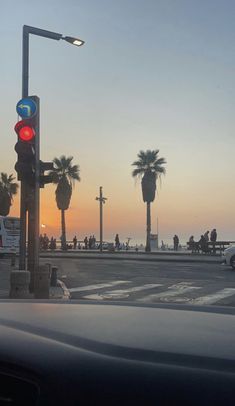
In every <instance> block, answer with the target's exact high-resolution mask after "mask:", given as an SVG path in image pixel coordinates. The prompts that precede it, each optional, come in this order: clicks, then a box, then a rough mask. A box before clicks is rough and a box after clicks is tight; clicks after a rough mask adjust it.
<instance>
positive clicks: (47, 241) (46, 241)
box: [43, 233, 49, 251]
mask: <svg viewBox="0 0 235 406" xmlns="http://www.w3.org/2000/svg"><path fill="white" fill-rule="evenodd" d="M48 245H49V238H48V237H47V235H46V233H45V234H44V235H43V249H44V250H45V251H46V250H47V249H48Z"/></svg>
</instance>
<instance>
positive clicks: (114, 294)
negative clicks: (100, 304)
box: [84, 283, 162, 300]
mask: <svg viewBox="0 0 235 406" xmlns="http://www.w3.org/2000/svg"><path fill="white" fill-rule="evenodd" d="M158 286H162V284H161V283H149V284H147V285H142V286H135V287H132V288H129V289H117V290H111V291H107V292H104V293H100V294H92V295H87V296H84V299H91V300H104V299H116V300H118V299H126V298H127V297H129V296H130V294H131V293H134V292H140V291H142V290H146V289H153V288H156V287H158Z"/></svg>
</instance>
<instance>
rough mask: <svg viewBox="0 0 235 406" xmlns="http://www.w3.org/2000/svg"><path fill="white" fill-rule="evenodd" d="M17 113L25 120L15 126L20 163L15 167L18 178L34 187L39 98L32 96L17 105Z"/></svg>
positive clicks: (37, 144)
mask: <svg viewBox="0 0 235 406" xmlns="http://www.w3.org/2000/svg"><path fill="white" fill-rule="evenodd" d="M16 109H17V112H18V114H19V115H20V116H21V117H22V118H23V119H22V120H20V121H18V123H16V125H15V132H16V133H17V135H18V141H17V143H16V145H15V151H16V152H17V154H18V161H17V162H16V165H15V170H16V172H17V178H18V180H21V181H26V182H27V183H28V184H31V185H32V186H33V185H34V184H35V181H36V171H37V169H36V167H37V162H38V157H39V98H38V97H37V96H31V97H28V98H25V99H22V100H20V101H19V102H18V103H17V108H16Z"/></svg>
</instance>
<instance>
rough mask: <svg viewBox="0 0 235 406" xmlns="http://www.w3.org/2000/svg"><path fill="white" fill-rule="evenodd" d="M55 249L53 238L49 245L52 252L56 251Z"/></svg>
mask: <svg viewBox="0 0 235 406" xmlns="http://www.w3.org/2000/svg"><path fill="white" fill-rule="evenodd" d="M53 247H54V237H51V240H50V244H49V248H50V250H53V249H54V248H53Z"/></svg>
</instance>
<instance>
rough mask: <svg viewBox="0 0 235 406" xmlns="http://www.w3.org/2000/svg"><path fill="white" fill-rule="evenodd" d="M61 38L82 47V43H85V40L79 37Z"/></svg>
mask: <svg viewBox="0 0 235 406" xmlns="http://www.w3.org/2000/svg"><path fill="white" fill-rule="evenodd" d="M61 39H63V40H65V41H67V42H69V43H70V44H72V45H76V46H77V47H80V46H82V45H83V44H84V43H85V42H84V41H82V40H81V39H79V38H74V37H62V38H61Z"/></svg>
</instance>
